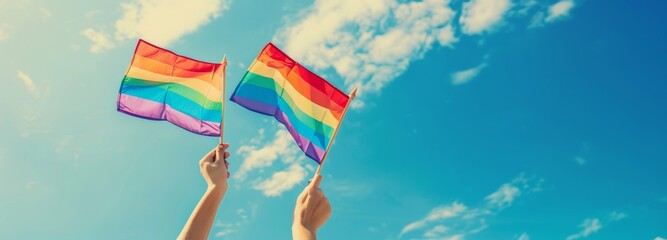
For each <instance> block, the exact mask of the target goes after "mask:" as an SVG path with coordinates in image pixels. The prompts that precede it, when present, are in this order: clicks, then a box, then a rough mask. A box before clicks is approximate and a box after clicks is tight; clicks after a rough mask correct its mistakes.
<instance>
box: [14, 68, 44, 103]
mask: <svg viewBox="0 0 667 240" xmlns="http://www.w3.org/2000/svg"><path fill="white" fill-rule="evenodd" d="M16 76H17V77H18V78H19V79H21V81H22V82H23V85H25V87H26V88H27V89H28V91H29V92H30V94H32V95H33V96H35V97H38V96H39V90H38V89H37V85H35V81H33V80H32V78H31V77H30V76H28V74H25V73H24V72H23V71H21V70H18V71H17V72H16Z"/></svg>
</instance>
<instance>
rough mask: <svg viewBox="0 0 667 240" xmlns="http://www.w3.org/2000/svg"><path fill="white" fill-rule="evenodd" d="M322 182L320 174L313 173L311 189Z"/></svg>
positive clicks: (317, 186)
mask: <svg viewBox="0 0 667 240" xmlns="http://www.w3.org/2000/svg"><path fill="white" fill-rule="evenodd" d="M321 182H322V175H319V174H317V175H315V177H314V178H313V181H311V182H310V188H311V189H317V188H319V187H320V183H321Z"/></svg>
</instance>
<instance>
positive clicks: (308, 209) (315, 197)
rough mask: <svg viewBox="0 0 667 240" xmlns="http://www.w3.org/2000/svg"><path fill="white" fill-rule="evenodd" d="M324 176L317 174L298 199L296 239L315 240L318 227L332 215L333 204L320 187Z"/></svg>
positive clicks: (294, 237)
mask: <svg viewBox="0 0 667 240" xmlns="http://www.w3.org/2000/svg"><path fill="white" fill-rule="evenodd" d="M320 182H322V176H321V175H319V174H318V175H316V176H315V178H313V181H311V182H310V184H308V186H306V189H304V190H303V192H302V193H301V195H299V197H298V198H297V200H296V206H295V207H294V218H293V221H292V238H293V239H294V240H315V239H317V229H319V228H320V227H322V225H324V223H326V221H327V220H329V217H330V216H331V204H329V200H328V199H327V197H326V196H324V192H323V191H322V189H320Z"/></svg>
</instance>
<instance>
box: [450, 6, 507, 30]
mask: <svg viewBox="0 0 667 240" xmlns="http://www.w3.org/2000/svg"><path fill="white" fill-rule="evenodd" d="M511 7H512V1H510V0H471V1H469V2H466V3H463V11H462V13H461V17H460V18H459V23H460V24H461V31H462V32H463V33H466V34H480V33H483V32H488V31H491V30H493V27H495V26H497V25H498V24H499V23H501V22H502V21H503V18H504V17H505V14H506V13H507V12H508V11H509V10H510V8H511Z"/></svg>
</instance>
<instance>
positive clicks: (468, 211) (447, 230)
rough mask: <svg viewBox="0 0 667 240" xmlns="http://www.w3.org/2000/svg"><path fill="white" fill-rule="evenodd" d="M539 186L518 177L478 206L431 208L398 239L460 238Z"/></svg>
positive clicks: (479, 230)
mask: <svg viewBox="0 0 667 240" xmlns="http://www.w3.org/2000/svg"><path fill="white" fill-rule="evenodd" d="M539 184H541V179H540V180H537V181H536V180H535V179H533V178H530V179H529V178H526V177H525V176H524V175H523V174H521V175H519V176H518V177H517V178H515V179H513V180H512V181H511V182H509V183H505V184H502V185H501V186H500V187H499V188H498V190H496V191H495V192H493V193H491V194H489V195H487V196H486V197H485V198H484V204H481V205H480V206H478V207H470V206H466V205H464V204H463V203H460V202H453V203H451V204H447V205H442V206H438V207H436V208H433V209H432V210H431V211H430V212H429V214H427V215H426V216H425V217H424V218H422V219H419V220H417V221H414V222H411V223H409V224H408V225H406V226H405V227H403V229H402V230H401V233H400V235H399V237H398V238H399V239H401V238H402V237H404V236H406V237H407V238H408V239H420V238H427V239H464V238H465V237H466V236H468V235H472V234H476V233H479V232H481V231H483V230H484V229H486V228H487V227H488V224H487V223H486V219H487V218H488V217H492V216H494V215H496V214H497V213H498V212H500V211H502V210H503V209H505V208H507V207H509V206H510V205H512V203H513V202H514V201H515V199H516V198H517V197H519V196H522V195H526V194H528V193H531V192H535V191H537V189H539V187H538V186H537V185H539ZM526 237H527V235H526Z"/></svg>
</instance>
